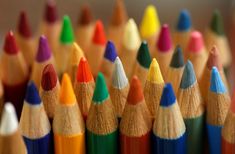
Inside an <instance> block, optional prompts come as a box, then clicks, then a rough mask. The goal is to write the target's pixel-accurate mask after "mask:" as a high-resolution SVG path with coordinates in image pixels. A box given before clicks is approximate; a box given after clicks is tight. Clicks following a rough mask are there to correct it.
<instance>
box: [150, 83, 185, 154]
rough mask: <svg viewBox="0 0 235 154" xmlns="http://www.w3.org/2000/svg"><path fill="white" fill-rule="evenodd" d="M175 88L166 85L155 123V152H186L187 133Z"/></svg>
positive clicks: (172, 153) (166, 153) (167, 153)
mask: <svg viewBox="0 0 235 154" xmlns="http://www.w3.org/2000/svg"><path fill="white" fill-rule="evenodd" d="M185 131H186V129H185V125H184V121H183V117H182V115H181V113H180V108H179V106H178V103H177V100H176V97H175V94H174V91H173V88H172V86H171V84H170V83H167V84H166V85H165V86H164V89H163V92H162V97H161V101H160V106H159V109H158V112H157V114H156V115H155V121H154V124H153V140H152V142H153V143H152V144H153V154H159V153H164V154H186V133H185Z"/></svg>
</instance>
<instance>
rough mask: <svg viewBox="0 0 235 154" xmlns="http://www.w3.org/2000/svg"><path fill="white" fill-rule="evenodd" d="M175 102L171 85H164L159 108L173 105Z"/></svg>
mask: <svg viewBox="0 0 235 154" xmlns="http://www.w3.org/2000/svg"><path fill="white" fill-rule="evenodd" d="M175 102H176V98H175V94H174V91H173V88H172V85H171V84H170V83H166V84H165V86H164V88H163V92H162V96H161V100H160V106H163V107H168V106H170V105H172V104H174V103H175Z"/></svg>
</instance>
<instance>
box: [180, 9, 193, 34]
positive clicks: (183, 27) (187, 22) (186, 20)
mask: <svg viewBox="0 0 235 154" xmlns="http://www.w3.org/2000/svg"><path fill="white" fill-rule="evenodd" d="M191 26H192V25H191V17H190V14H189V12H188V10H186V9H183V10H181V12H180V14H179V18H178V23H177V30H178V31H188V30H189V29H190V28H191Z"/></svg>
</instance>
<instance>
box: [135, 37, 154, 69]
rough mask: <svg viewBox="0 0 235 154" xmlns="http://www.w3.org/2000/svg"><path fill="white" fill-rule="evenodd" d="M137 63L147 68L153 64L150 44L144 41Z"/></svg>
mask: <svg viewBox="0 0 235 154" xmlns="http://www.w3.org/2000/svg"><path fill="white" fill-rule="evenodd" d="M137 61H138V62H139V64H140V65H141V66H143V67H145V68H147V69H148V68H149V66H150V63H151V57H150V53H149V48H148V43H147V42H146V41H143V42H142V43H141V45H140V48H139V50H138V53H137Z"/></svg>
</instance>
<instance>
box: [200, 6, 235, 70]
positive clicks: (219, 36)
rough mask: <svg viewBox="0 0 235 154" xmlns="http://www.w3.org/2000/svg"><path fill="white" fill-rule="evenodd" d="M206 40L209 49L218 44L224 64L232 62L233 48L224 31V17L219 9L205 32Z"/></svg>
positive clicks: (227, 64) (226, 65)
mask: <svg viewBox="0 0 235 154" xmlns="http://www.w3.org/2000/svg"><path fill="white" fill-rule="evenodd" d="M205 40H206V44H207V47H208V50H209V49H211V47H212V46H213V45H216V46H217V47H218V48H219V51H220V55H221V56H220V58H221V62H222V65H223V66H224V67H228V66H229V65H230V64H231V62H232V56H231V49H230V46H229V42H228V39H227V37H226V35H225V32H224V25H223V18H222V16H221V14H220V12H219V11H218V10H215V11H214V13H213V16H212V19H211V22H210V26H209V27H208V28H207V30H206V32H205Z"/></svg>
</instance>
